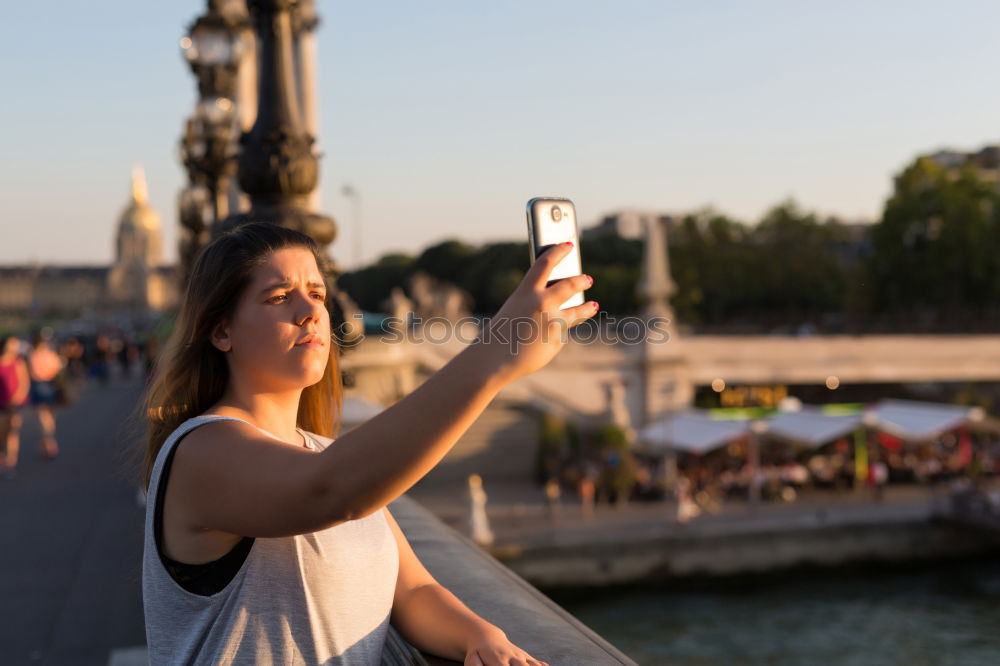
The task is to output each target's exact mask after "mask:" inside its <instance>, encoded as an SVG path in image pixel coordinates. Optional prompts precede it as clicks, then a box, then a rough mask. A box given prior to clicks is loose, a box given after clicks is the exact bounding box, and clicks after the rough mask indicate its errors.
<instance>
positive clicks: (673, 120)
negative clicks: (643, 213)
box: [0, 0, 1000, 265]
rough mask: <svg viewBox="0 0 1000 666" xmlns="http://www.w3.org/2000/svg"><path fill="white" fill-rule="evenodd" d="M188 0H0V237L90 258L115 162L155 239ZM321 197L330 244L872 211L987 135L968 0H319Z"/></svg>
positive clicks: (985, 13)
mask: <svg viewBox="0 0 1000 666" xmlns="http://www.w3.org/2000/svg"><path fill="white" fill-rule="evenodd" d="M203 6H204V3H203V2H198V1H195V0H177V1H174V2H169V3H164V2H152V1H150V0H145V1H139V0H132V1H130V2H126V1H125V0H104V1H103V2H100V3H80V2H68V1H52V2H22V3H10V6H8V7H5V8H4V10H3V12H4V15H5V20H4V28H5V39H4V41H3V42H2V43H0V76H2V80H3V82H4V89H5V91H6V92H5V94H4V95H2V96H0V147H2V148H0V149H2V153H0V155H2V157H0V215H2V219H3V230H4V237H3V240H2V241H0V262H2V263H15V262H16V263H23V262H27V261H32V260H37V261H42V262H53V263H105V262H107V261H109V260H110V258H111V255H112V239H113V233H114V224H115V221H116V219H117V217H118V215H119V214H120V211H121V209H122V207H123V206H124V205H125V203H126V201H127V196H128V179H129V172H130V169H131V166H132V165H133V164H134V163H142V164H143V165H144V166H145V168H146V172H147V176H148V180H149V188H150V198H151V201H152V204H153V205H154V206H155V208H156V209H157V210H158V211H159V213H160V215H161V217H162V218H163V222H164V228H165V233H164V236H165V241H166V243H165V244H166V247H167V250H166V252H167V258H168V259H171V260H172V259H173V258H174V257H175V255H176V251H175V245H176V238H177V232H176V228H177V223H176V206H175V201H176V197H177V192H178V191H179V189H180V188H181V187H182V185H183V182H184V178H185V176H184V173H183V170H182V168H181V167H180V165H179V163H178V161H177V142H178V138H179V136H180V132H181V128H182V125H183V121H184V118H185V117H186V115H187V114H188V113H189V112H190V110H191V108H192V106H193V104H194V101H195V84H194V80H193V78H192V76H191V75H190V74H189V72H188V70H187V66H186V65H185V64H184V62H183V61H182V58H181V55H180V51H179V48H178V41H179V39H180V37H181V36H183V34H184V32H185V27H186V26H187V25H188V23H189V22H190V21H191V20H192V19H193V18H194V17H195V16H196V15H197V14H198V13H199V12H200V11H201V9H202V7H203ZM318 6H319V11H320V13H321V16H322V19H323V24H322V26H321V28H320V32H319V34H318V54H319V61H318V72H319V74H318V82H317V83H318V93H319V102H320V127H319V137H318V140H319V148H320V150H321V152H322V153H323V159H322V162H321V188H322V201H323V205H322V210H323V211H324V212H326V213H328V214H331V215H333V217H334V218H335V219H337V220H338V222H339V227H340V237H339V238H338V240H337V242H336V243H335V244H334V245H333V246H332V248H331V250H332V253H333V255H334V256H335V257H337V258H338V260H340V261H341V262H343V263H345V264H348V265H349V264H350V263H351V259H352V257H351V247H352V233H353V231H354V217H353V208H352V206H351V204H350V202H349V201H348V200H346V199H345V198H344V197H343V196H341V194H340V189H341V186H342V185H343V184H344V183H351V184H352V185H353V186H354V187H355V188H356V189H357V190H358V191H359V192H360V193H361V198H362V220H363V223H364V231H363V249H364V259H365V260H371V259H373V258H375V257H377V256H379V255H380V254H382V253H384V252H388V251H392V250H401V251H408V252H418V251H419V250H420V249H421V248H423V247H424V246H426V245H428V244H430V243H432V242H434V241H437V240H440V239H443V238H448V237H458V238H463V239H465V240H468V241H470V242H482V241H486V240H496V239H521V238H524V237H525V230H524V203H525V201H527V199H529V198H531V197H533V196H538V195H546V194H554V195H562V196H568V197H570V198H572V199H573V200H574V201H575V202H576V204H577V210H578V213H579V216H580V219H581V220H582V221H583V223H584V224H587V223H592V222H594V221H596V220H598V219H599V218H600V217H601V216H602V215H604V214H605V213H607V212H610V211H613V210H615V209H619V208H649V209H657V210H663V211H666V212H683V211H687V210H691V209H694V208H699V207H703V206H707V205H711V206H714V207H716V208H718V209H720V210H722V211H724V212H726V213H729V214H731V215H734V216H736V217H739V218H741V219H745V220H748V221H752V220H755V219H756V218H758V217H759V216H760V215H761V214H762V213H763V212H764V211H765V210H766V209H767V208H768V207H769V206H771V205H773V204H775V203H777V202H779V201H781V200H782V199H785V198H787V197H790V196H791V197H794V198H795V199H796V200H798V201H799V203H800V204H802V205H803V206H805V207H806V208H809V209H813V210H817V211H819V212H820V213H822V214H838V215H841V216H845V217H849V218H854V217H866V218H875V217H877V216H878V215H879V213H880V211H881V208H882V205H883V203H884V200H885V197H886V196H887V194H888V192H889V190H890V188H891V179H892V176H893V174H895V173H896V172H898V171H899V169H900V168H902V166H904V165H905V163H906V162H908V161H909V160H910V159H912V158H913V157H914V156H915V155H916V154H918V153H921V152H926V151H931V150H935V149H938V148H941V147H954V148H958V149H974V148H978V147H980V146H982V145H984V144H986V143H995V142H997V141H998V138H1000V80H998V79H997V78H996V76H995V71H996V68H997V64H998V63H1000V43H998V40H997V39H996V37H995V33H996V28H995V26H997V25H1000V5H998V4H996V3H990V2H951V3H942V2H880V3H870V2H840V3H803V2H786V1H777V0H774V1H770V2H754V3H748V2H712V3H705V2H701V3H698V2H665V1H664V2H639V1H630V0H620V1H618V2H610V1H606V2H596V1H590V0H576V1H575V2H564V1H555V0H531V1H528V0H511V1H510V2H504V3H483V2H469V1H465V2H457V1H452V0H439V1H433V2H422V3H416V2H366V3H360V2H352V3H347V2H331V1H329V0H319V2H318Z"/></svg>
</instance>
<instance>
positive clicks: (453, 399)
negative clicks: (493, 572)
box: [142, 223, 597, 666]
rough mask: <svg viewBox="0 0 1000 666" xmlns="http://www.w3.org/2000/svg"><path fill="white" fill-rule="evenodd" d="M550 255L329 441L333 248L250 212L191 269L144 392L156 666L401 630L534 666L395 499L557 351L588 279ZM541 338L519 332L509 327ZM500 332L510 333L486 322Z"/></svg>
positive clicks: (350, 654)
mask: <svg viewBox="0 0 1000 666" xmlns="http://www.w3.org/2000/svg"><path fill="white" fill-rule="evenodd" d="M568 252H569V246H568V244H566V245H562V246H554V247H553V248H551V249H549V250H548V251H547V252H546V253H545V254H543V255H541V257H539V259H538V260H537V261H536V262H535V264H534V265H533V266H532V267H531V269H530V270H529V271H528V273H527V274H526V276H525V278H524V280H523V281H522V282H521V284H520V285H519V286H518V288H517V289H516V290H515V291H514V293H513V294H512V295H511V296H510V298H509V299H508V300H507V302H506V303H505V304H504V306H503V308H501V310H500V312H499V313H498V314H497V316H496V318H495V320H494V322H495V325H496V326H497V327H499V328H504V327H505V326H507V325H506V324H505V322H510V325H509V327H506V329H505V330H506V333H507V335H506V336H504V337H502V338H500V339H497V338H498V337H499V336H494V337H493V338H490V339H487V338H486V336H484V337H483V338H482V339H480V340H478V341H476V342H474V343H473V344H471V345H469V346H467V347H466V348H465V349H464V350H463V351H462V352H461V353H459V354H458V355H457V356H456V357H455V358H454V359H452V360H451V361H450V362H449V363H447V364H446V365H445V366H444V367H443V368H442V369H441V370H439V371H438V372H437V373H436V374H435V375H434V376H432V377H431V378H430V379H428V380H427V381H426V382H424V383H423V384H422V385H421V386H420V387H418V388H417V389H415V390H414V391H413V392H411V393H410V394H409V395H407V396H406V397H404V398H403V399H402V400H400V401H398V402H397V403H396V404H394V405H393V406H391V407H389V408H388V409H386V410H385V411H383V412H381V413H380V414H378V415H377V416H375V417H373V418H372V419H370V420H369V421H367V422H366V423H364V424H362V425H361V426H359V427H357V428H355V429H353V430H351V431H350V432H348V433H347V434H345V435H344V436H343V437H339V438H337V439H336V440H334V435H335V433H336V431H337V428H338V419H339V416H338V414H339V410H340V405H341V397H342V396H341V387H340V371H339V368H338V362H337V359H338V353H337V350H336V349H332V347H333V342H332V338H331V331H330V317H329V312H328V304H329V302H330V301H331V295H330V294H328V293H327V291H326V287H325V284H324V282H325V281H324V277H325V270H326V263H327V262H326V260H325V259H324V258H323V256H322V255H321V254H320V252H319V249H318V247H317V245H316V244H315V242H314V241H313V240H312V239H311V238H309V237H308V236H305V235H303V234H300V233H298V232H295V231H291V230H288V229H284V228H281V227H277V226H274V225H270V224H263V223H255V224H248V225H246V226H243V227H240V228H238V229H236V230H235V231H232V232H229V233H227V234H224V235H222V236H220V237H219V238H217V239H216V240H214V241H213V242H212V243H210V244H209V245H208V246H207V247H206V248H205V249H204V250H203V251H202V253H201V254H200V255H199V257H198V259H197V260H196V262H195V265H194V267H193V270H192V273H191V277H190V281H189V284H188V288H187V292H186V295H185V297H184V300H183V303H182V305H181V309H180V313H179V316H178V319H177V323H176V325H175V328H174V333H173V335H172V338H171V340H170V342H169V343H168V344H167V348H166V350H165V352H164V354H163V355H162V356H161V358H160V360H159V362H158V364H157V372H156V378H155V381H154V382H153V383H152V385H151V388H150V390H149V392H148V395H147V399H146V401H145V405H144V415H146V416H147V417H148V419H149V437H148V442H147V447H146V460H145V464H144V480H145V482H146V486H147V490H148V497H149V501H148V502H147V505H146V507H147V509H146V526H145V546H144V554H143V573H142V585H143V603H144V609H145V621H146V635H147V644H148V647H149V656H150V661H151V663H152V664H215V663H226V664H291V663H296V664H364V665H369V664H370V665H373V666H374V665H377V664H379V663H380V661H381V656H382V649H383V644H384V642H385V637H386V634H387V632H388V626H389V623H390V621H391V623H392V625H393V626H394V627H395V628H396V629H397V630H398V631H399V632H400V633H401V634H402V635H403V637H404V638H406V639H407V640H408V641H409V642H410V643H412V644H413V645H415V646H416V647H418V648H420V649H421V650H423V651H425V652H429V653H432V654H437V655H440V656H442V657H445V658H449V659H454V660H457V661H460V662H462V661H464V663H465V664H466V665H468V666H507V665H514V664H517V665H529V666H539V665H540V664H543V663H544V662H541V661H539V660H538V659H535V658H532V657H531V656H530V655H528V654H527V653H526V652H525V651H524V650H522V649H520V648H518V647H517V646H515V645H514V644H512V643H511V642H510V641H509V640H508V638H507V636H506V634H505V633H504V632H503V630H502V629H501V628H500V627H497V626H495V625H493V624H491V623H490V622H488V621H486V620H485V619H483V618H482V617H480V616H478V615H476V614H475V613H474V612H472V611H471V610H470V609H469V608H467V607H466V606H465V605H464V604H463V603H462V602H461V601H460V600H459V599H458V598H457V597H455V596H454V595H453V594H452V593H451V592H449V591H448V590H447V589H445V588H444V587H443V586H441V585H440V584H439V583H437V581H436V580H435V579H434V578H433V577H432V576H431V574H430V573H428V571H427V570H426V569H425V568H424V566H423V565H422V564H421V563H420V560H419V559H417V557H416V555H415V554H414V552H413V549H412V548H411V547H410V545H409V543H408V541H407V539H406V537H405V535H404V534H403V533H402V531H401V530H400V529H399V526H398V525H397V524H396V521H395V519H394V518H393V516H392V514H391V513H390V512H389V510H388V508H387V505H388V504H389V503H390V502H392V501H393V500H394V499H396V498H397V497H399V496H400V495H401V494H403V493H404V492H406V491H407V490H408V489H409V488H410V487H411V486H413V484H415V483H416V482H417V481H418V480H419V479H420V478H422V477H423V476H424V475H425V474H426V473H427V472H428V471H430V470H431V469H432V468H433V467H434V466H435V465H436V464H437V463H438V462H439V461H440V460H441V459H442V458H443V457H444V456H445V454H447V453H448V451H449V450H450V449H451V448H452V447H453V446H454V444H455V443H456V441H457V440H458V439H459V437H460V436H461V435H462V434H463V433H464V432H465V431H466V430H467V429H468V428H469V426H470V425H471V424H472V422H473V421H474V420H475V419H476V418H477V417H478V416H479V415H480V414H481V413H482V412H483V410H484V409H485V408H486V406H487V405H488V404H489V402H490V401H491V400H492V399H493V397H494V396H495V395H496V394H497V392H498V391H499V390H500V389H501V388H502V387H503V386H505V385H506V384H507V383H509V382H511V381H513V380H515V379H517V378H518V377H521V376H524V375H526V374H529V373H531V372H534V371H535V370H537V369H539V368H541V367H543V366H544V365H545V364H547V363H548V362H549V361H550V360H551V359H552V358H553V357H554V356H555V355H556V354H557V353H558V352H559V350H560V349H561V348H562V346H563V344H564V341H565V339H566V336H565V335H559V334H557V331H556V329H557V327H572V326H574V325H576V324H578V323H580V322H581V321H584V320H586V319H587V318H589V317H591V316H593V314H595V313H596V312H597V304H596V303H594V302H592V301H591V302H588V303H585V304H584V305H581V306H577V307H574V308H568V309H566V310H559V305H560V304H562V303H563V302H565V301H566V300H567V299H568V298H569V297H570V296H572V295H573V294H575V293H578V292H580V291H582V290H584V289H586V288H588V287H589V286H590V284H591V282H592V281H591V280H589V279H588V278H587V277H585V276H578V277H573V278H566V279H563V280H560V281H558V282H555V283H554V284H552V285H551V286H546V283H547V281H548V278H549V274H550V272H551V270H552V268H553V267H554V266H555V265H556V263H558V261H559V260H561V259H562V258H563V257H564V256H566V255H567V254H568ZM526 321H530V322H531V323H532V324H533V326H532V327H531V335H530V336H524V335H522V337H519V338H518V339H517V342H516V344H512V343H511V341H510V335H509V334H510V332H512V331H515V330H517V331H521V332H522V333H524V331H526V330H527V327H525V326H520V327H518V328H516V329H515V328H514V326H515V324H523V323H525V322H526ZM493 330H494V331H496V330H497V329H496V328H495V329H493Z"/></svg>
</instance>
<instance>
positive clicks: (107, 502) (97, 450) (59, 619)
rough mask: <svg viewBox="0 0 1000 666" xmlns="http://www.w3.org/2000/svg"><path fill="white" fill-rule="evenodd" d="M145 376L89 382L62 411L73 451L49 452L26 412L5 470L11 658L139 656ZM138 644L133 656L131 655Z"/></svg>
mask: <svg viewBox="0 0 1000 666" xmlns="http://www.w3.org/2000/svg"><path fill="white" fill-rule="evenodd" d="M140 390H141V385H140V383H139V381H138V380H134V381H125V380H116V381H114V382H112V384H111V385H110V386H108V387H106V388H101V387H97V386H96V385H95V386H89V387H88V388H87V389H85V390H84V391H83V392H82V394H81V396H80V399H79V401H78V402H77V403H76V404H74V405H72V406H70V407H68V408H66V409H63V410H61V411H60V414H59V422H58V429H57V435H58V439H59V443H60V446H61V454H60V456H59V457H58V458H57V459H56V460H54V461H51V462H50V461H44V460H42V459H41V456H40V455H39V453H38V437H39V428H38V423H37V421H36V419H35V418H34V416H33V415H31V414H30V413H29V414H26V415H25V425H24V428H23V430H22V438H21V460H20V462H19V464H18V475H17V477H16V478H15V479H13V480H8V481H0V535H2V536H0V618H3V620H2V621H0V646H2V648H0V663H3V664H7V665H17V664H39V663H41V664H53V665H58V664H73V665H76V664H82V665H86V664H94V665H98V664H99V665H101V666H104V665H105V664H108V663H111V662H112V660H113V661H114V663H116V664H118V665H120V666H124V665H125V664H131V663H139V662H136V660H135V659H134V657H135V656H138V657H139V658H140V659H141V658H142V657H143V656H144V652H141V651H140V653H139V654H138V655H136V653H135V652H128V651H127V649H128V648H134V647H136V646H142V645H144V644H145V629H144V626H143V615H142V604H141V597H140V591H139V590H140V588H139V576H140V568H141V559H140V558H141V553H142V519H143V511H142V509H141V508H139V506H138V504H137V502H136V488H137V484H136V482H135V481H134V480H133V479H134V476H133V475H132V473H131V471H130V468H129V467H128V464H127V456H126V455H125V453H126V450H127V443H129V442H134V441H135V440H134V439H131V438H129V437H126V436H125V435H124V434H123V433H122V422H123V419H124V417H125V416H126V415H128V414H130V413H131V409H132V408H133V406H134V404H135V401H136V398H137V396H138V394H139V392H140ZM130 655H131V657H132V658H131V659H130Z"/></svg>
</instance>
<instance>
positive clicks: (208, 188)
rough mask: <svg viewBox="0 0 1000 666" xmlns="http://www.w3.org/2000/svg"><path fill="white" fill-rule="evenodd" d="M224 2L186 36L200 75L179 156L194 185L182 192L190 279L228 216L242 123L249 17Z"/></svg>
mask: <svg viewBox="0 0 1000 666" xmlns="http://www.w3.org/2000/svg"><path fill="white" fill-rule="evenodd" d="M225 4H226V2H225V1H224V0H209V2H208V11H207V12H206V13H205V14H203V15H202V16H199V17H198V18H197V19H196V20H195V22H194V23H192V24H191V27H190V28H189V30H188V35H187V36H186V37H184V38H183V39H181V43H180V46H181V52H182V53H183V54H184V58H185V60H187V63H188V65H190V67H191V71H192V72H193V73H194V75H195V77H197V79H198V102H197V104H196V105H195V110H194V113H192V114H191V117H190V118H188V120H187V123H186V126H185V131H184V136H183V138H182V139H181V143H180V157H181V162H182V163H183V164H184V167H185V169H186V170H187V172H188V180H189V186H188V187H187V188H185V190H184V191H182V192H181V196H180V202H179V208H180V221H181V225H182V226H183V227H184V230H185V231H186V235H187V238H186V239H185V240H184V241H183V242H182V246H181V257H182V263H183V271H184V276H183V277H184V279H185V281H186V278H187V275H188V274H189V271H190V268H191V263H192V262H193V260H194V257H195V256H196V255H197V253H198V251H199V250H200V249H201V247H202V246H203V245H204V244H205V243H206V242H207V240H208V233H209V231H210V230H214V229H215V228H216V227H218V224H219V222H220V221H221V220H222V219H223V218H225V217H226V216H227V215H228V214H229V206H228V197H229V186H230V181H231V179H232V176H233V174H234V173H235V172H236V163H235V159H234V158H235V156H236V139H237V137H238V136H239V125H238V119H237V116H236V109H235V104H234V103H233V98H234V96H235V93H236V79H237V70H238V67H239V63H240V59H241V58H242V56H243V51H244V49H245V44H244V43H243V40H242V38H241V37H240V35H239V32H240V30H241V29H242V28H243V27H244V25H245V17H244V16H241V15H240V14H239V13H234V12H233V11H231V10H230V11H228V12H226V11H223V6H224V5H225Z"/></svg>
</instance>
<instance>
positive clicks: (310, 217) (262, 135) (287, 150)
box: [215, 0, 337, 246]
mask: <svg viewBox="0 0 1000 666" xmlns="http://www.w3.org/2000/svg"><path fill="white" fill-rule="evenodd" d="M295 5H296V2H295V0H248V1H247V8H248V9H249V10H250V15H251V17H252V19H253V21H254V26H255V30H256V37H257V46H258V55H259V68H258V75H259V78H258V86H257V89H258V95H257V119H256V121H255V122H254V125H253V128H252V129H251V130H250V131H249V132H246V133H244V134H243V136H242V137H241V139H240V143H241V144H242V149H241V151H240V155H239V170H238V172H237V176H238V178H239V183H240V188H241V189H242V190H243V191H244V192H246V193H247V194H248V195H250V211H249V212H247V213H237V214H234V215H230V216H229V217H228V218H226V219H225V220H224V221H223V222H222V223H221V224H220V225H219V226H218V227H217V229H216V230H215V233H221V232H223V231H227V230H229V229H234V228H236V227H239V226H242V225H244V224H247V223H249V222H257V221H264V222H271V223H273V224H277V225H280V226H283V227H288V228H290V229H295V230H297V231H301V232H303V233H305V234H307V235H309V236H312V237H313V239H315V240H316V242H318V243H319V244H320V245H321V246H325V245H329V244H330V243H331V242H333V239H334V238H335V237H336V235H337V225H336V224H335V223H334V221H333V220H332V219H331V218H329V217H327V216H325V215H321V214H318V213H314V212H312V211H309V210H308V209H307V207H306V200H307V198H308V196H309V194H310V193H311V192H312V191H313V189H315V187H316V183H317V181H318V180H319V162H318V160H317V158H316V155H315V154H314V152H313V143H314V138H313V137H312V136H310V135H309V134H308V133H307V132H306V131H305V130H304V129H303V127H302V114H301V111H300V106H299V95H298V93H297V88H296V78H295V66H294V65H295V63H294V55H293V49H292V41H293V40H292V17H291V10H292V8H293V7H294V6H295Z"/></svg>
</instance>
